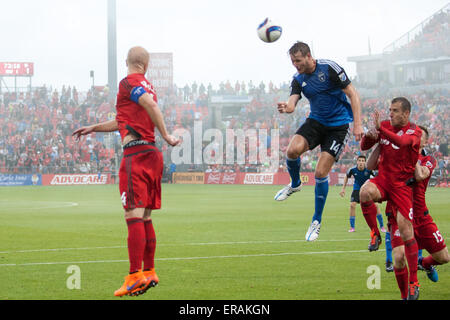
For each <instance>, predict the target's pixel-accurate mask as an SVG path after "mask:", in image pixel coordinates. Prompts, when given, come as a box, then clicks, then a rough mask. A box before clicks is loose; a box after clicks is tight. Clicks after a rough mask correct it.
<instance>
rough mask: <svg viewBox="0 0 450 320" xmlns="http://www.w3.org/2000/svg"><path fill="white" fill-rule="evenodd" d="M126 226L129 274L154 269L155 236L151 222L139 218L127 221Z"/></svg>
mask: <svg viewBox="0 0 450 320" xmlns="http://www.w3.org/2000/svg"><path fill="white" fill-rule="evenodd" d="M126 222H127V226H128V258H129V259H130V273H133V272H136V271H138V270H141V269H142V261H143V262H144V270H149V269H152V268H154V267H155V249H156V235H155V229H153V223H152V220H146V221H144V220H143V219H140V218H131V219H127V220H126Z"/></svg>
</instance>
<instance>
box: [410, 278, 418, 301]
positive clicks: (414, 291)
mask: <svg viewBox="0 0 450 320" xmlns="http://www.w3.org/2000/svg"><path fill="white" fill-rule="evenodd" d="M419 288H420V285H419V283H418V282H411V283H410V284H409V288H408V300H419Z"/></svg>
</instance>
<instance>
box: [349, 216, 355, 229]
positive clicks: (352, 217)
mask: <svg viewBox="0 0 450 320" xmlns="http://www.w3.org/2000/svg"><path fill="white" fill-rule="evenodd" d="M355 219H356V217H354V216H350V228H353V229H355Z"/></svg>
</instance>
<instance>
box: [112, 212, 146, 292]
mask: <svg viewBox="0 0 450 320" xmlns="http://www.w3.org/2000/svg"><path fill="white" fill-rule="evenodd" d="M144 211H145V209H144V208H135V209H131V210H126V211H125V220H126V223H127V228H128V239H127V242H128V258H129V261H130V269H129V274H128V275H127V276H126V277H125V282H124V283H123V285H122V286H121V287H120V288H119V289H118V290H116V291H115V292H114V295H115V296H117V297H122V296H124V295H131V294H132V293H134V292H136V291H137V290H140V289H142V288H144V287H145V286H146V284H147V279H146V278H145V277H144V274H143V272H142V260H143V258H144V250H145V227H144V220H143V218H144Z"/></svg>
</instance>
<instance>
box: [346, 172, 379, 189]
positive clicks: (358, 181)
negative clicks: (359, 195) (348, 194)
mask: <svg viewBox="0 0 450 320" xmlns="http://www.w3.org/2000/svg"><path fill="white" fill-rule="evenodd" d="M352 176H353V177H354V178H355V181H354V182H353V190H359V189H361V186H362V185H363V184H364V182H366V181H367V180H369V179H370V177H374V176H375V173H374V172H373V171H371V170H369V169H367V168H364V170H359V169H358V167H353V168H350V169H349V170H348V171H347V178H351V177H352Z"/></svg>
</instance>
